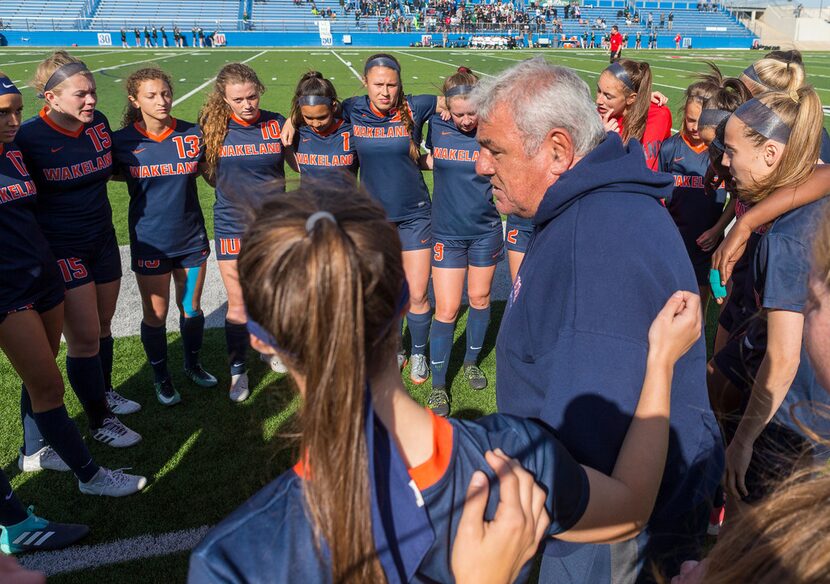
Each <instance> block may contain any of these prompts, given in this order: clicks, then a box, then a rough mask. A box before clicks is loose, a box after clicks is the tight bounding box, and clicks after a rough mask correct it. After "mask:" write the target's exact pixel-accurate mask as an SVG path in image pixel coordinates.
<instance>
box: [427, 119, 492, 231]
mask: <svg viewBox="0 0 830 584" xmlns="http://www.w3.org/2000/svg"><path fill="white" fill-rule="evenodd" d="M426 147H427V150H430V151H431V152H432V173H433V177H434V186H433V189H432V205H433V207H432V233H433V235H435V236H437V237H446V238H453V239H476V238H479V237H482V236H485V235H489V234H491V233H492V232H493V231H494V230H497V229H501V216H500V215H499V212H498V211H496V206H495V204H494V203H493V187H492V185H491V184H490V180H489V179H488V178H486V177H483V176H480V175H478V174H476V161H477V160H478V155H479V152H480V149H479V145H478V142H476V132H475V130H473V131H472V132H471V133H469V134H467V133H464V132H462V131H461V130H459V129H458V127H456V125H455V124H454V123H453V122H452V121H449V122H445V121H444V120H442V119H441V116H439V115H438V114H435V115H433V116H432V117H431V118H430V119H429V130H428V131H427V140H426Z"/></svg>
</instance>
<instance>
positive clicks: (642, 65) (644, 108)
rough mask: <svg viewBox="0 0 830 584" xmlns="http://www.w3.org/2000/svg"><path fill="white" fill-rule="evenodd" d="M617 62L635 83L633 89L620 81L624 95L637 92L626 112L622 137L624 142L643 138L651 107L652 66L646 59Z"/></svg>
mask: <svg viewBox="0 0 830 584" xmlns="http://www.w3.org/2000/svg"><path fill="white" fill-rule="evenodd" d="M617 63H619V64H620V66H621V67H622V68H623V69H625V72H626V73H628V76H629V77H630V78H631V82H632V84H633V85H634V87H633V89H631V88H629V87H626V85H625V84H623V83H622V82H620V84H621V85H622V86H623V93H624V95H626V96H628V95H631V93H634V92H636V93H637V98H636V100H635V101H634V103H633V104H632V105H631V106H630V107H629V108H628V110H627V111H626V113H625V119H624V122H623V131H622V139H623V142H628V141H629V140H630V139H631V138H636V139H637V140H642V139H643V134H645V132H646V121H647V120H648V110H649V108H650V107H651V67H649V65H648V63H646V62H645V61H632V60H631V59H620V60H619V61H617Z"/></svg>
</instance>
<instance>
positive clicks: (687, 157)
mask: <svg viewBox="0 0 830 584" xmlns="http://www.w3.org/2000/svg"><path fill="white" fill-rule="evenodd" d="M658 158H659V168H658V170H660V171H661V172H668V173H671V174H672V176H674V190H672V194H671V197H670V199H669V200H668V201H667V205H666V206H667V207H668V209H669V213H671V216H672V218H673V219H674V222H675V224H676V225H677V228H678V229H679V230H680V235H681V236H683V243H685V244H686V251H687V252H688V253H689V257H690V258H691V260H692V265H693V266H694V267H695V273H696V274H697V276H698V280H700V277H701V275H703V274H704V273H705V274H708V272H709V267H710V266H709V263H710V258H711V257H712V254H713V253H714V252H715V250H714V249H712V250H711V251H708V252H705V251H703V250H702V249H701V248H700V246H699V245H698V244H697V238H698V237H700V235H701V234H702V233H703V232H704V231H706V230H707V229H711V228H712V227H713V226H714V225H715V223H717V222H718V219H720V216H721V214H722V213H723V207H724V204H725V203H726V190H725V189H723V188H720V189H718V190H717V191H715V194H714V196H712V195H709V194H708V193H707V192H706V189H704V181H703V177H704V176H705V175H706V170H707V169H708V168H709V152H708V150H707V148H706V145H705V144H702V145H701V147H699V148H695V147H693V146H691V145H690V144H689V143H688V142H687V141H686V139H685V137H684V136H683V135H682V134H680V133H678V134H675V135H674V136H672V137H671V138H669V139H668V140H666V141H665V142H663V145H662V146H661V148H660V154H659V157H658ZM704 280H705V276H704Z"/></svg>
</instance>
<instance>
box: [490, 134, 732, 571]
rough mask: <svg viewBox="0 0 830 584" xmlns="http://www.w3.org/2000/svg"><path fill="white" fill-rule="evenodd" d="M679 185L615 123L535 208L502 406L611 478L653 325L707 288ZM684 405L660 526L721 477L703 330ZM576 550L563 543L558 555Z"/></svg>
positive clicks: (689, 360)
mask: <svg viewBox="0 0 830 584" xmlns="http://www.w3.org/2000/svg"><path fill="white" fill-rule="evenodd" d="M673 184H674V182H673V179H672V177H671V175H668V174H663V173H655V172H652V171H651V170H649V169H648V167H646V164H645V160H644V157H643V149H642V147H641V146H640V144H639V143H637V142H636V141H635V140H631V141H630V142H629V143H628V146H623V144H622V141H621V140H620V138H619V136H617V135H616V134H614V133H610V134H608V136H607V138H606V139H605V140H604V141H603V142H602V143H601V144H600V145H599V146H597V147H596V148H595V149H594V150H593V151H592V152H590V153H589V154H588V155H587V156H586V157H585V158H583V159H582V160H581V161H580V162H579V163H577V164H576V166H575V167H574V168H573V169H571V170H569V171H567V172H565V173H564V174H563V175H562V176H561V177H560V178H559V180H558V181H557V182H556V183H555V184H554V185H553V186H551V187H550V188H549V189H548V191H547V192H546V193H545V196H544V198H543V200H542V202H541V204H540V205H539V208H538V210H537V213H536V216H535V217H534V220H533V222H534V225H535V228H534V234H533V237H532V238H531V241H530V244H529V248H528V251H527V255H526V256H525V258H524V261H523V262H522V266H521V269H520V270H519V274H518V277H517V279H516V282H515V283H514V287H513V292H512V294H511V295H510V298H509V300H508V307H507V310H506V313H505V316H504V318H503V320H502V323H501V329H500V331H499V336H498V341H497V344H496V360H497V366H496V374H497V385H496V396H497V403H498V410H499V412H503V413H508V414H514V415H518V416H523V417H530V418H539V419H541V420H542V421H544V422H545V423H546V424H548V425H549V426H551V427H552V428H553V429H554V430H555V431H556V433H557V435H558V436H559V438H560V439H561V441H562V442H563V443H564V444H565V446H566V448H567V449H568V450H569V451H570V452H571V453H572V454H573V455H574V457H575V458H576V460H577V461H578V462H580V463H582V464H587V465H590V466H592V467H594V468H596V469H598V470H600V471H602V472H604V473H607V474H611V472H612V471H613V469H614V463H615V462H616V459H617V454H618V452H619V448H620V446H621V445H622V441H623V438H624V437H625V433H626V431H627V429H628V425H629V423H630V421H631V416H632V414H633V413H634V410H635V409H636V407H637V400H638V399H639V394H640V390H641V388H642V384H643V378H644V375H645V365H646V355H647V352H648V330H649V327H650V326H651V322H652V320H653V319H654V317H655V316H656V315H657V313H658V312H659V311H660V309H661V308H662V307H663V305H664V304H665V302H666V300H667V299H668V298H669V296H671V294H672V293H674V292H675V291H676V290H697V281H696V279H695V273H694V270H693V269H692V265H691V262H690V261H689V256H688V254H687V253H686V249H685V247H684V245H683V240H682V238H681V237H680V234H679V233H678V231H677V228H676V227H675V225H674V223H673V221H672V219H671V216H670V215H669V213H668V212H667V211H666V209H665V207H663V206H662V205H661V203H660V201H659V200H660V199H662V198H665V197H666V196H668V195H670V194H671V191H672V186H673ZM671 407H672V411H671V436H670V440H669V452H668V458H667V461H666V470H665V473H664V476H663V482H662V485H661V490H660V494H659V497H658V499H657V503H656V506H655V510H654V513H653V515H652V518H651V525H650V527H651V528H652V529H653V528H654V527H655V525H657V524H662V523H663V521H666V520H668V522H669V523H671V519H672V518H674V517H678V516H680V515H683V514H684V513H688V512H690V511H691V510H692V509H693V508H694V507H695V506H696V505H697V504H699V503H701V502H702V501H704V500H705V499H706V497H708V496H710V495H711V493H712V492H713V491H714V488H715V485H716V483H717V482H718V480H719V478H720V472H721V470H722V465H723V456H722V448H721V446H720V437H719V433H718V430H717V425H716V423H715V420H714V416H713V415H712V412H711V410H710V407H709V401H708V396H707V392H706V349H705V345H704V341H703V339H702V338H701V339H700V340H699V341H698V342H697V343H696V344H695V346H694V347H692V349H691V350H690V351H689V352H688V354H686V355H685V356H684V357H683V358H682V359H681V360H680V361H679V362H678V363H677V366H676V368H675V374H674V382H673V386H672V403H671ZM557 547H559V549H558V550H557V549H555V548H557ZM568 547H569V546H568V544H565V543H563V542H557V541H553V542H550V543H548V545H547V546H546V553H548V554H552V555H560V556H561V555H567V554H568ZM570 547H573V544H571V545H570Z"/></svg>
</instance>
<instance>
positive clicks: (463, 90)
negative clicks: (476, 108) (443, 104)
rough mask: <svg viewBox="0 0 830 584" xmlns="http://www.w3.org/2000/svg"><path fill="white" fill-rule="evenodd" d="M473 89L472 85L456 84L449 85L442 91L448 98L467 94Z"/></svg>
mask: <svg viewBox="0 0 830 584" xmlns="http://www.w3.org/2000/svg"><path fill="white" fill-rule="evenodd" d="M473 89H474V88H473V86H472V85H456V86H455V87H450V88H449V89H448V90H446V91H445V92H444V97H445V98H446V99H449V98H451V97H455V96H456V95H469V94H470V93H471V92H472V91H473Z"/></svg>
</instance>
